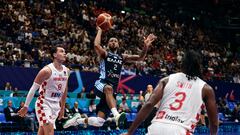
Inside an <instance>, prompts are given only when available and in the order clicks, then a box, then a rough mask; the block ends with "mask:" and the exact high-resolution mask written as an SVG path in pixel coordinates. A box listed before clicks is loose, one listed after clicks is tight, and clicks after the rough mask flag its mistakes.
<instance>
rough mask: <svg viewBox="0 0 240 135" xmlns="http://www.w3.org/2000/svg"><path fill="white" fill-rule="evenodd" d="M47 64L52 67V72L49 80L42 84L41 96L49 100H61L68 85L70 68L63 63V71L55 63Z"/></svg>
mask: <svg viewBox="0 0 240 135" xmlns="http://www.w3.org/2000/svg"><path fill="white" fill-rule="evenodd" d="M47 66H48V67H49V68H50V69H51V71H52V74H51V76H50V77H49V79H48V80H46V81H44V82H43V83H42V84H41V87H40V90H39V93H40V97H41V98H43V99H45V100H48V101H56V102H59V101H60V100H61V98H62V95H63V93H64V91H65V89H66V86H67V81H68V77H69V75H68V70H67V67H65V66H64V65H62V67H63V70H62V71H58V70H57V69H56V68H55V67H54V65H53V63H50V64H48V65H47Z"/></svg>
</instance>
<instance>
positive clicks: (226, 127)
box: [0, 123, 240, 135]
mask: <svg viewBox="0 0 240 135" xmlns="http://www.w3.org/2000/svg"><path fill="white" fill-rule="evenodd" d="M126 131H127V130H110V131H109V130H100V129H99V130H98V129H95V130H87V129H86V130H77V131H55V135H119V134H121V133H124V132H126ZM159 133H161V132H159ZM36 134H37V132H0V135H36ZM135 135H145V129H142V128H139V129H137V131H136V133H135ZM194 135H209V130H208V129H207V128H206V127H204V126H201V127H198V128H197V129H196V130H195V134H194ZM218 135H240V123H226V124H223V125H221V126H220V128H219V132H218Z"/></svg>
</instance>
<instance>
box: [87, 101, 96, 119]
mask: <svg viewBox="0 0 240 135" xmlns="http://www.w3.org/2000/svg"><path fill="white" fill-rule="evenodd" d="M96 109H97V106H96V104H95V100H94V99H91V100H90V103H89V107H88V110H89V114H90V115H93V114H96Z"/></svg>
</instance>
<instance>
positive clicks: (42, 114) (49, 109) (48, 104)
mask: <svg viewBox="0 0 240 135" xmlns="http://www.w3.org/2000/svg"><path fill="white" fill-rule="evenodd" d="M60 109H61V108H60V104H59V102H57V101H48V100H45V99H42V98H38V99H37V101H36V103H35V111H36V116H37V119H38V123H39V126H43V125H45V124H49V123H51V124H53V126H54V129H56V125H55V121H56V119H57V117H58V113H59V111H60Z"/></svg>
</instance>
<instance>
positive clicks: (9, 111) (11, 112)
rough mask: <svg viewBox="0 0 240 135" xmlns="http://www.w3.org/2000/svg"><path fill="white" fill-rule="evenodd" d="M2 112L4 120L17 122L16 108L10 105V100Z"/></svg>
mask: <svg viewBox="0 0 240 135" xmlns="http://www.w3.org/2000/svg"><path fill="white" fill-rule="evenodd" d="M4 114H5V118H6V121H14V122H18V118H19V116H18V114H17V111H16V108H14V107H13V106H12V101H11V100H9V101H8V106H7V107H6V108H4Z"/></svg>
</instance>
